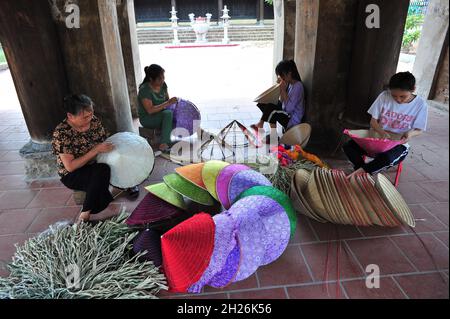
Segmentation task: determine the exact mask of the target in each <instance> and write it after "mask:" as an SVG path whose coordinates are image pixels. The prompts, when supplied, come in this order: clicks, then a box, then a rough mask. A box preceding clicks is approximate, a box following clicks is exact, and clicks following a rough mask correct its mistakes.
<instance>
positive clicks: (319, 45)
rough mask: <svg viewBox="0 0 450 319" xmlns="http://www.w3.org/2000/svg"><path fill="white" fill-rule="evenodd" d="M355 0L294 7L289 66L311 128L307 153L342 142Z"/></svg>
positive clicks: (312, 0) (318, 0)
mask: <svg viewBox="0 0 450 319" xmlns="http://www.w3.org/2000/svg"><path fill="white" fill-rule="evenodd" d="M356 8H357V0H341V1H334V0H302V1H297V7H296V16H297V17H296V39H295V61H296V63H297V67H298V69H299V73H300V76H301V77H302V80H303V83H304V85H305V90H306V97H307V98H306V118H305V120H306V121H307V122H308V123H310V124H311V126H312V134H311V139H310V144H309V145H308V149H312V150H314V151H316V152H319V153H321V154H326V153H331V152H332V151H333V150H334V149H336V147H337V145H338V143H339V140H340V138H341V136H342V130H341V129H342V128H341V126H340V118H341V116H342V113H343V111H344V109H345V106H346V100H347V94H346V93H347V92H346V90H347V84H348V79H349V69H350V64H351V60H352V54H351V53H352V52H351V49H352V44H353V28H354V18H355V14H356Z"/></svg>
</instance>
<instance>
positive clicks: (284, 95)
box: [251, 60, 305, 133]
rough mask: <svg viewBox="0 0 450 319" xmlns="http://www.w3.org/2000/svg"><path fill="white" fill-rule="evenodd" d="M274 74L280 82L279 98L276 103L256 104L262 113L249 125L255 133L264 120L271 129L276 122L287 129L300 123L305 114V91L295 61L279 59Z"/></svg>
mask: <svg viewBox="0 0 450 319" xmlns="http://www.w3.org/2000/svg"><path fill="white" fill-rule="evenodd" d="M275 74H276V75H277V77H278V80H277V82H278V83H279V84H280V100H279V101H278V104H277V105H275V104H272V103H269V104H263V103H258V104H257V106H258V108H259V109H260V110H261V112H262V113H263V114H262V117H261V120H260V121H259V122H258V123H257V124H253V125H252V126H251V127H252V128H253V129H254V130H255V131H256V132H257V133H258V132H259V130H261V129H263V127H264V123H265V122H268V123H269V124H270V128H271V130H273V129H275V130H276V128H277V122H278V123H280V124H281V126H283V129H284V130H288V129H290V128H291V127H293V126H295V125H298V124H300V123H301V122H302V119H303V115H304V114H305V93H304V92H305V91H304V87H303V83H302V80H301V78H300V74H299V73H298V69H297V65H296V64H295V62H294V61H293V60H289V61H288V60H284V61H281V62H280V63H278V65H277V67H276V68H275Z"/></svg>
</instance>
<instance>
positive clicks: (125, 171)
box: [96, 132, 155, 188]
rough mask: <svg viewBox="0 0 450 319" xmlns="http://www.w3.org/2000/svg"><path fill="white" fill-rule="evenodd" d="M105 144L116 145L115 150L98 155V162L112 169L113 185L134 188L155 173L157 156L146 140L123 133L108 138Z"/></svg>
mask: <svg viewBox="0 0 450 319" xmlns="http://www.w3.org/2000/svg"><path fill="white" fill-rule="evenodd" d="M105 142H109V143H112V144H114V149H113V150H112V151H111V152H108V153H101V154H98V155H97V158H96V161H97V162H98V163H105V164H108V166H109V167H110V168H111V178H110V183H111V185H114V186H116V187H119V188H129V187H133V186H136V185H139V184H141V183H142V182H143V181H144V180H145V179H146V178H147V177H148V176H149V175H150V174H151V172H152V171H153V167H154V165H155V156H154V154H153V149H152V148H151V146H150V145H149V144H148V142H147V140H146V139H145V138H143V137H141V136H139V135H137V134H135V133H130V132H121V133H116V134H114V135H112V136H110V137H108V138H107V139H106V141H105Z"/></svg>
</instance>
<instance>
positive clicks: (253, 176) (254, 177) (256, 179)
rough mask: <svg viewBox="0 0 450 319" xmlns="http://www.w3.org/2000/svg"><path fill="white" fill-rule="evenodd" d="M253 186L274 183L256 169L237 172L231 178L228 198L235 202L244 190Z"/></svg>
mask: <svg viewBox="0 0 450 319" xmlns="http://www.w3.org/2000/svg"><path fill="white" fill-rule="evenodd" d="M253 186H272V183H271V182H270V181H269V180H268V179H267V178H266V177H265V176H264V175H262V174H261V173H258V172H256V171H254V170H246V171H240V172H237V173H236V174H234V175H233V177H232V178H231V181H230V184H229V186H228V200H229V201H230V203H231V204H233V203H234V201H235V200H236V199H237V198H238V197H239V195H240V194H241V193H242V192H243V191H246V190H247V189H249V188H252V187H253Z"/></svg>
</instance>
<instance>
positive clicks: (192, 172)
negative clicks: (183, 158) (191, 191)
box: [175, 163, 206, 190]
mask: <svg viewBox="0 0 450 319" xmlns="http://www.w3.org/2000/svg"><path fill="white" fill-rule="evenodd" d="M203 166H205V163H198V164H191V165H186V166H181V167H177V168H175V172H177V173H178V174H179V175H180V176H181V177H183V178H184V179H186V180H187V181H189V182H191V183H193V184H194V185H197V186H198V187H200V188H203V189H204V190H206V186H205V183H203V179H202V169H203Z"/></svg>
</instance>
